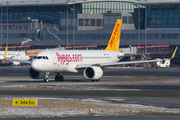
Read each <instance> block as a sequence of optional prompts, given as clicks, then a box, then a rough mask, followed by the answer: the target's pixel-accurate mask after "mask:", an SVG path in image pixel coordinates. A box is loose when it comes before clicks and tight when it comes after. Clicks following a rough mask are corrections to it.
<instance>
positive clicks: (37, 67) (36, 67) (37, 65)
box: [31, 60, 41, 71]
mask: <svg viewBox="0 0 180 120" xmlns="http://www.w3.org/2000/svg"><path fill="white" fill-rule="evenodd" d="M31 67H32V69H34V70H36V71H41V66H40V63H39V62H38V61H36V60H35V61H34V60H33V61H32V63H31Z"/></svg>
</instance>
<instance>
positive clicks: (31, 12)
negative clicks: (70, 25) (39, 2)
mask: <svg viewBox="0 0 180 120" xmlns="http://www.w3.org/2000/svg"><path fill="white" fill-rule="evenodd" d="M71 8H72V5H69V6H68V11H69V14H72V13H73V12H72V11H71ZM75 11H76V13H81V4H76V5H75ZM61 14H67V6H65V5H58V6H25V7H11V6H10V7H8V19H9V20H27V19H38V20H40V21H41V20H42V21H46V22H49V23H52V24H59V23H60V15H61ZM0 16H1V15H0ZM2 19H3V20H7V7H3V8H2Z"/></svg>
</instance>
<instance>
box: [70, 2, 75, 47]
mask: <svg viewBox="0 0 180 120" xmlns="http://www.w3.org/2000/svg"><path fill="white" fill-rule="evenodd" d="M71 10H72V11H73V20H72V22H73V24H72V25H73V50H74V49H75V24H74V23H75V20H74V10H75V8H74V3H73V8H72V9H71Z"/></svg>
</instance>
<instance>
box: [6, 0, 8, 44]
mask: <svg viewBox="0 0 180 120" xmlns="http://www.w3.org/2000/svg"><path fill="white" fill-rule="evenodd" d="M6 46H8V0H7V44H6Z"/></svg>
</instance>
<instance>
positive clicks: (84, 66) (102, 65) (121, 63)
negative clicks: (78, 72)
mask: <svg viewBox="0 0 180 120" xmlns="http://www.w3.org/2000/svg"><path fill="white" fill-rule="evenodd" d="M163 60H165V59H160V60H144V61H127V62H115V63H100V64H80V65H77V66H76V68H86V67H91V66H100V67H108V66H114V65H125V64H134V63H149V62H158V61H163Z"/></svg>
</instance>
